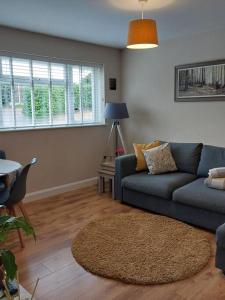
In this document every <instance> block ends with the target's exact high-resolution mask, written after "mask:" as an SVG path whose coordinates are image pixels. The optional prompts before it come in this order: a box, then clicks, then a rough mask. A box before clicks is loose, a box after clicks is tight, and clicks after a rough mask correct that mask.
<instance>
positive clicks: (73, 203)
mask: <svg viewBox="0 0 225 300" xmlns="http://www.w3.org/2000/svg"><path fill="white" fill-rule="evenodd" d="M26 207H27V210H28V212H29V215H30V217H31V220H32V222H33V225H34V226H35V228H36V232H37V235H38V238H37V242H36V244H35V242H33V240H32V239H31V238H26V248H25V249H24V250H21V249H20V248H19V247H18V245H19V244H18V243H17V246H15V245H14V246H13V248H14V250H15V251H16V256H17V263H18V265H19V269H20V279H21V283H22V284H23V286H24V287H25V288H27V289H28V290H29V291H32V289H33V286H34V284H35V281H36V279H37V277H39V278H40V283H39V286H38V289H37V295H36V299H41V300H56V299H57V300H78V299H79V300H80V299H82V300H95V299H96V300H108V299H116V300H122V299H123V300H127V299H129V300H133V299H135V300H136V299H137V300H142V299H143V300H145V299H146V300H147V299H150V300H155V299H157V300H167V299H171V300H185V299H194V300H200V299H201V300H220V299H221V300H224V299H225V277H224V276H223V275H222V274H221V273H220V271H219V270H217V269H215V268H214V252H215V242H214V235H213V234H211V233H208V235H209V238H210V240H211V244H212V259H211V261H210V264H209V265H208V266H207V267H206V268H205V269H204V270H203V271H202V272H200V273H199V274H198V275H196V276H194V277H192V278H190V279H187V280H184V281H180V282H176V283H172V284H164V285H156V286H135V285H128V284H123V283H121V282H117V281H114V280H109V279H104V278H100V277H97V276H94V275H92V274H90V273H88V272H86V271H84V270H83V269H82V267H80V266H79V265H78V264H77V263H76V262H75V260H74V259H73V257H72V255H71V251H70V246H71V242H72V240H73V238H74V236H75V235H76V233H77V232H78V231H79V229H81V228H82V227H83V226H84V225H85V224H87V223H88V222H89V221H90V220H92V219H94V218H96V217H99V216H106V215H112V214H115V213H119V212H128V211H133V210H135V209H134V208H131V207H129V206H126V205H124V204H120V203H118V202H116V201H113V200H112V199H111V198H110V197H109V196H108V195H107V194H105V195H103V196H100V195H98V194H97V188H96V187H89V188H85V189H83V190H79V191H74V192H70V193H66V194H63V195H60V196H57V197H52V198H48V199H46V200H40V201H36V202H33V203H28V204H26Z"/></svg>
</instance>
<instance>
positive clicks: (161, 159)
mask: <svg viewBox="0 0 225 300" xmlns="http://www.w3.org/2000/svg"><path fill="white" fill-rule="evenodd" d="M143 153H144V157H145V160H146V163H147V166H148V169H149V173H150V174H153V175H155V174H162V173H167V172H172V171H177V166H176V163H175V161H174V159H173V156H172V153H171V150H170V145H169V144H168V143H166V144H163V145H161V146H158V147H155V148H153V149H150V150H143Z"/></svg>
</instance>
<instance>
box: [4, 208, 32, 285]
mask: <svg viewBox="0 0 225 300" xmlns="http://www.w3.org/2000/svg"><path fill="white" fill-rule="evenodd" d="M0 209H4V206H2V205H0ZM18 229H21V230H23V231H24V232H25V233H26V235H32V236H33V237H34V239H35V232H34V229H33V227H32V226H31V225H30V224H29V223H28V222H27V221H26V219H25V218H24V217H13V216H9V215H7V214H4V215H1V216H0V243H2V244H4V242H6V240H7V237H8V234H9V232H11V231H13V230H18ZM16 276H17V265H16V261H15V256H14V254H13V253H12V252H11V251H10V250H8V249H4V248H2V247H1V246H0V285H1V288H3V280H4V279H5V280H6V283H7V284H8V283H9V282H10V281H12V280H14V279H15V278H16Z"/></svg>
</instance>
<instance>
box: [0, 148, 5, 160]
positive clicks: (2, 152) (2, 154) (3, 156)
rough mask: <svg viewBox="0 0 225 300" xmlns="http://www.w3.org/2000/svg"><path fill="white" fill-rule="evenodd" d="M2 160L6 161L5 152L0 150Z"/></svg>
mask: <svg viewBox="0 0 225 300" xmlns="http://www.w3.org/2000/svg"><path fill="white" fill-rule="evenodd" d="M0 159H6V155H5V151H3V150H0Z"/></svg>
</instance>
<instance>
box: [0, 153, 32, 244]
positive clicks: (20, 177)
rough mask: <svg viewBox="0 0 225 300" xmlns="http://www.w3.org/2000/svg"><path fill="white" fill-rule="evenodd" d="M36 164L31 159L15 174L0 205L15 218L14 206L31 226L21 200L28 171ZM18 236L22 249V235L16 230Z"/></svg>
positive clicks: (24, 193) (24, 191)
mask: <svg viewBox="0 0 225 300" xmlns="http://www.w3.org/2000/svg"><path fill="white" fill-rule="evenodd" d="M36 162H37V159H36V158H33V159H32V160H31V162H30V163H29V164H27V165H26V166H25V167H23V168H22V169H20V170H19V171H18V172H17V174H16V178H15V180H14V181H13V182H12V184H11V186H10V187H9V188H8V189H6V191H5V194H6V195H5V197H6V199H5V202H4V203H1V204H3V205H5V206H6V207H7V209H8V211H9V213H10V214H12V215H13V216H15V217H16V216H17V214H16V206H18V207H19V209H20V210H21V212H22V214H23V216H24V218H25V219H26V220H27V222H29V223H30V224H31V221H30V218H29V216H28V214H27V212H26V209H25V206H24V205H23V202H22V200H23V199H24V197H25V195H26V182H27V175H28V172H29V169H30V167H31V166H32V165H34V164H35V163H36ZM18 236H19V239H20V244H21V247H22V248H24V242H23V238H22V234H21V232H20V230H18Z"/></svg>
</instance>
